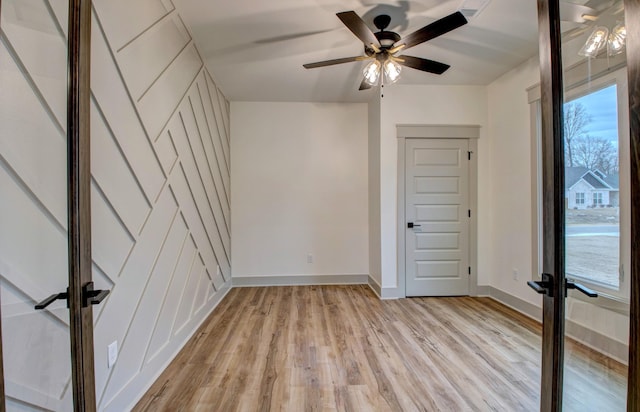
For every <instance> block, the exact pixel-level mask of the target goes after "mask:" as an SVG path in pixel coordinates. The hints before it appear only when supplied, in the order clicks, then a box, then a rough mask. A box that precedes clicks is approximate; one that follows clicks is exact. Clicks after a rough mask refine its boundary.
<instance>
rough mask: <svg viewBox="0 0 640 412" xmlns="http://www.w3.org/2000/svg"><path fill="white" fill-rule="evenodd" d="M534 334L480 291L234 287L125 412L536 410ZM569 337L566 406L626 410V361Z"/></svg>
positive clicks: (526, 322) (525, 321)
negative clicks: (399, 294) (384, 294)
mask: <svg viewBox="0 0 640 412" xmlns="http://www.w3.org/2000/svg"><path fill="white" fill-rule="evenodd" d="M540 333H541V329H540V326H539V324H537V323H536V322H535V321H533V320H531V319H529V318H527V317H525V316H523V315H521V314H519V313H517V312H515V311H513V310H511V309H509V308H507V307H505V306H503V305H501V304H499V303H497V302H495V301H493V300H492V299H489V298H468V297H465V298H413V299H401V300H390V301H380V300H379V299H378V298H377V297H376V296H375V295H374V294H373V293H372V292H371V290H369V288H368V286H362V285H357V286H304V287H269V288H236V289H233V290H231V292H229V294H228V295H227V297H225V299H224V300H223V301H222V302H221V303H220V305H219V306H218V308H216V310H215V311H214V313H213V314H212V315H211V316H210V317H209V319H208V320H207V321H206V322H205V324H204V325H203V326H202V327H201V328H200V329H199V331H198V332H197V333H196V334H195V335H194V337H193V338H192V339H191V340H190V341H189V343H188V344H187V345H186V346H185V348H184V349H183V350H182V351H181V352H180V354H179V355H178V356H177V357H176V359H175V360H174V361H173V362H172V363H171V365H170V366H169V367H168V368H167V370H166V371H165V372H164V373H163V374H162V375H161V376H160V377H159V378H158V380H157V381H156V383H155V384H154V385H153V386H152V387H151V388H150V389H149V391H148V392H147V393H146V394H145V396H144V397H143V398H142V399H141V400H140V402H139V403H138V405H137V406H136V408H135V409H134V410H136V411H225V412H226V411H269V410H273V411H335V410H338V411H489V410H495V411H538V410H539V393H538V392H539V381H540V368H539V361H540V341H541V339H540ZM570 346H571V356H570V361H571V362H572V363H571V365H570V366H569V367H568V369H567V372H566V374H567V378H571V379H569V380H570V381H571V382H575V383H568V385H572V386H575V388H570V391H571V392H572V393H573V394H574V395H572V396H571V397H572V398H574V401H576V400H582V401H583V402H581V403H582V404H581V405H580V406H578V405H577V404H576V405H575V407H571V406H570V405H567V407H565V410H581V411H589V410H593V411H596V410H597V411H616V410H621V411H622V410H624V402H625V401H624V398H625V395H624V391H625V389H624V381H625V379H626V378H625V376H624V375H625V367H624V366H623V365H621V364H619V363H617V362H614V361H612V360H610V359H608V358H606V357H603V356H601V355H598V354H596V353H594V352H592V351H591V350H589V349H587V348H585V347H584V346H581V345H577V344H574V345H570ZM567 378H566V379H567ZM575 378H578V379H575ZM574 389H575V390H574ZM567 393H568V392H567ZM586 394H589V396H587V395H586ZM592 398H597V399H598V400H597V401H592ZM572 402H573V401H572ZM613 403H615V405H614V404H613ZM605 404H606V405H609V406H607V407H603V406H604V405H605Z"/></svg>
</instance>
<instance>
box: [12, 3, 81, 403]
mask: <svg viewBox="0 0 640 412" xmlns="http://www.w3.org/2000/svg"><path fill="white" fill-rule="evenodd" d="M67 8H68V5H67V2H66V1H64V0H62V1H41V0H3V1H2V20H1V21H0V27H1V29H2V39H1V42H0V90H1V91H2V92H1V93H0V194H1V195H0V199H2V201H0V228H1V229H0V304H1V305H2V340H3V341H2V343H3V352H4V378H5V390H6V396H7V399H6V406H7V410H8V411H45V410H46V411H69V410H73V406H72V399H71V367H70V364H71V363H70V345H69V319H68V311H67V309H66V304H65V302H64V301H57V302H54V303H53V304H52V305H51V306H49V307H48V308H47V309H46V310H43V311H36V310H34V304H35V303H36V302H37V301H40V300H43V299H44V298H46V297H47V296H49V295H51V294H54V293H57V292H62V291H65V290H66V288H67V283H68V282H67V233H66V226H67V212H66V193H67V189H66V162H65V160H64V159H66V137H65V125H66V40H65V34H64V32H65V30H66V25H67V23H66V18H67V17H66V16H67V13H68V11H67Z"/></svg>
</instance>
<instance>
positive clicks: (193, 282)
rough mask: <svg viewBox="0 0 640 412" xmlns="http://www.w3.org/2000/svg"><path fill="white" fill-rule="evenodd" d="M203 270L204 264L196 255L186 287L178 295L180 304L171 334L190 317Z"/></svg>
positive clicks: (178, 330) (177, 330) (176, 331)
mask: <svg viewBox="0 0 640 412" xmlns="http://www.w3.org/2000/svg"><path fill="white" fill-rule="evenodd" d="M203 270H204V264H203V262H202V257H200V256H199V255H196V257H195V259H194V260H193V264H192V265H191V271H190V273H189V280H188V281H187V284H186V287H185V288H184V290H183V291H182V296H181V297H180V305H179V307H178V313H177V315H176V321H175V322H174V324H173V334H176V333H179V332H180V330H181V329H182V328H183V327H184V326H185V325H186V323H187V322H188V321H189V318H190V317H191V316H190V315H191V312H192V311H193V306H194V303H195V296H196V293H197V291H198V281H199V280H200V276H201V275H202V271H203Z"/></svg>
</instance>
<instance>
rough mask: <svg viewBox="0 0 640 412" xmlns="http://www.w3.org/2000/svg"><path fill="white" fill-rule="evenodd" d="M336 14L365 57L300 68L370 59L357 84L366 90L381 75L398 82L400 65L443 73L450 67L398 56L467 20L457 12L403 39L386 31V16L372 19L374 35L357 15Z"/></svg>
mask: <svg viewBox="0 0 640 412" xmlns="http://www.w3.org/2000/svg"><path fill="white" fill-rule="evenodd" d="M336 15H337V16H338V18H339V19H340V20H341V21H342V23H344V25H345V26H347V28H348V29H349V30H351V32H353V34H355V35H356V37H357V38H359V39H360V40H361V41H362V42H363V43H364V54H365V55H364V56H354V57H345V58H341V59H334V60H325V61H321V62H316V63H307V64H304V65H303V67H304V68H306V69H313V68H316V67H325V66H332V65H335V64H342V63H350V62H355V61H365V60H371V63H369V64H368V65H367V66H366V67H365V69H364V79H363V80H362V83H361V84H360V90H364V89H369V88H371V87H373V86H375V85H377V84H378V82H379V81H380V80H381V79H382V78H383V76H384V78H386V80H387V83H393V82H395V81H397V80H398V78H399V76H400V71H401V67H400V66H406V67H411V68H412V69H417V70H422V71H424V72H429V73H434V74H442V73H444V72H445V71H446V70H447V69H448V68H449V67H450V66H449V65H448V64H444V63H440V62H437V61H434V60H429V59H423V58H421V57H414V56H407V55H404V54H402V55H398V53H400V52H403V51H404V50H406V49H408V48H410V47H413V46H417V45H418V44H421V43H424V42H426V41H428V40H431V39H433V38H436V37H438V36H441V35H443V34H445V33H448V32H450V31H452V30H454V29H457V28H458V27H460V26H463V25H465V24H467V19H466V18H465V17H464V16H463V15H462V13H460V12H459V11H457V12H455V13H453V14H450V15H448V16H446V17H443V18H442V19H440V20H437V21H435V22H433V23H431V24H428V25H426V26H424V27H423V28H421V29H419V30H417V31H415V32H413V33H411V34H409V35H407V36H405V37H404V38H402V37H400V35H399V34H398V33H394V32H392V31H385V29H386V28H387V27H388V26H389V23H390V22H391V17H389V16H388V15H386V14H381V15H379V16H377V17H375V18H374V19H373V24H374V25H375V26H376V27H377V28H378V30H380V31H378V32H377V33H373V32H372V31H371V29H369V27H368V26H367V25H366V24H365V22H364V21H363V20H362V19H361V18H360V16H358V15H357V14H356V13H355V12H353V11H345V12H341V13H337V14H336ZM383 72H384V74H383Z"/></svg>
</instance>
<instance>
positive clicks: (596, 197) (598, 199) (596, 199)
mask: <svg viewBox="0 0 640 412" xmlns="http://www.w3.org/2000/svg"><path fill="white" fill-rule="evenodd" d="M593 206H594V207H597V206H602V192H594V193H593Z"/></svg>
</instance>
